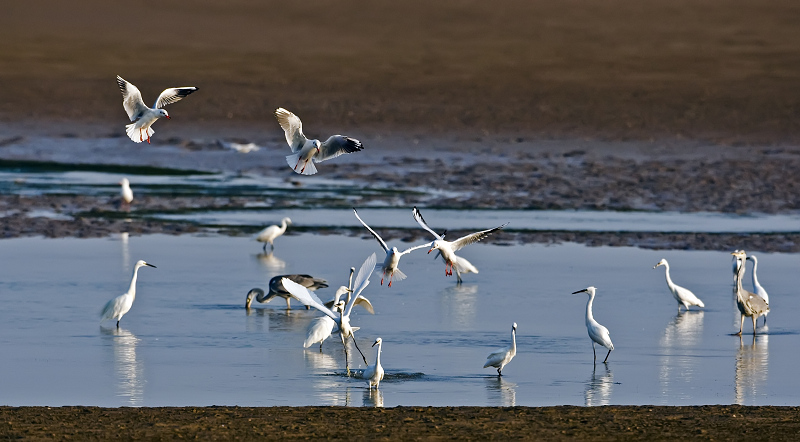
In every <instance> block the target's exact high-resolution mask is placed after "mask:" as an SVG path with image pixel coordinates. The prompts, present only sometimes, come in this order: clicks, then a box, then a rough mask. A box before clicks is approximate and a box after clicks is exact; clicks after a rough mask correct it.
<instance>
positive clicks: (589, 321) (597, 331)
mask: <svg viewBox="0 0 800 442" xmlns="http://www.w3.org/2000/svg"><path fill="white" fill-rule="evenodd" d="M596 292H597V288H595V287H586V288H585V289H583V290H578V291H577V292H572V294H573V295H575V294H578V293H588V294H589V301H588V302H587V303H586V331H587V332H588V333H589V338H591V339H592V354H594V362H595V363H597V352H595V349H594V344H595V343H597V344H600V345H602V346H603V347H605V348H607V349H608V354H606V358H605V359H604V360H603V363H606V362H607V361H608V356H609V355H610V354H611V351H612V350H614V344H613V343H612V342H611V336H610V334H609V333H608V329H607V328H605V327H603V326H602V325H600V323H599V322H597V321H595V320H594V315H593V314H592V303H593V302H594V295H595V293H596Z"/></svg>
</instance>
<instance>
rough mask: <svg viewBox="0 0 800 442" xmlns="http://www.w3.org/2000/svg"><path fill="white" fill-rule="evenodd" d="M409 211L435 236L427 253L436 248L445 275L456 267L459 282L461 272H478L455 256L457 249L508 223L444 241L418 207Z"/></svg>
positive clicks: (468, 263) (470, 264)
mask: <svg viewBox="0 0 800 442" xmlns="http://www.w3.org/2000/svg"><path fill="white" fill-rule="evenodd" d="M411 213H412V214H413V216H414V219H415V220H416V221H417V223H418V224H419V225H420V226H421V227H422V228H423V229H425V230H427V231H428V232H429V233H430V234H431V235H433V237H434V238H435V239H434V240H433V242H432V243H431V245H430V249H429V250H428V253H431V252H432V251H433V250H438V251H439V253H440V254H441V256H442V259H443V260H444V262H445V270H444V272H445V275H447V276H450V275H452V274H453V269H456V276H457V278H458V282H461V273H462V272H463V273H470V272H472V273H478V269H477V268H475V266H473V265H472V263H470V262H469V261H467V260H465V259H464V258H461V257H459V256H456V253H455V252H457V251H458V250H460V249H462V248H463V247H466V246H468V245H470V244H473V243H476V242H478V241H480V240H482V239H484V238H486V237H487V236H489V235H491V234H492V233H494V232H496V231H498V230H500V229H502V228H503V227H505V226H507V225H508V223H505V224H503V225H501V226H497V227H495V228H493V229H487V230H481V231H480V232H475V233H471V234H469V235H466V236H462V237H461V238H458V239H457V240H455V241H446V240H445V239H444V236H443V235H439V234H438V233H436V232H435V231H434V230H433V229H431V228H430V227H429V226H428V223H426V222H425V220H424V219H423V218H422V213H420V211H419V209H417V208H416V207H414V209H412V211H411Z"/></svg>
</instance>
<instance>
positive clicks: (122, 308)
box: [100, 259, 155, 327]
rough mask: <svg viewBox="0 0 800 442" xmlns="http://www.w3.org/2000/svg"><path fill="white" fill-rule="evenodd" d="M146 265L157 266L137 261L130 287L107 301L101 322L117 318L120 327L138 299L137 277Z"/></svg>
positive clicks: (101, 313) (101, 314)
mask: <svg viewBox="0 0 800 442" xmlns="http://www.w3.org/2000/svg"><path fill="white" fill-rule="evenodd" d="M144 266H149V267H153V268H155V266H154V265H153V264H148V263H146V262H144V261H143V260H141V259H140V260H139V261H137V262H136V265H135V266H134V267H133V276H132V277H131V285H130V287H128V291H127V292H125V293H123V294H122V295H119V296H117V297H116V298H114V299H112V300H110V301H108V302H107V303H106V305H105V307H103V311H102V312H100V322H102V321H106V320H109V319H116V320H117V327H119V321H120V320H121V319H122V317H123V316H125V314H126V313H128V312H129V311H130V309H131V306H133V301H134V300H135V299H136V279H137V278H138V276H139V269H140V268H141V267H144Z"/></svg>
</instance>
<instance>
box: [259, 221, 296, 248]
mask: <svg viewBox="0 0 800 442" xmlns="http://www.w3.org/2000/svg"><path fill="white" fill-rule="evenodd" d="M291 223H292V220H291V219H289V218H284V219H282V220H281V225H280V226H276V225H271V226H268V227H265V228H264V230H262V231H260V232H258V233H257V234H256V241H258V242H263V243H264V253H266V252H267V244H269V246H270V250H275V244H274V243H273V241H275V238H277V237H279V236H281V235H283V234H284V233H285V232H286V227H287V224H291Z"/></svg>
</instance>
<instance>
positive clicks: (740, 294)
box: [731, 250, 769, 336]
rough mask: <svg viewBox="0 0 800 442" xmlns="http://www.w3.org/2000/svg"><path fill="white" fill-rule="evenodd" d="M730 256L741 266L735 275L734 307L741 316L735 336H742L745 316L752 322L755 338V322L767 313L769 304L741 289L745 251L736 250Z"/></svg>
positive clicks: (744, 268) (745, 267)
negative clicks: (734, 257) (736, 258)
mask: <svg viewBox="0 0 800 442" xmlns="http://www.w3.org/2000/svg"><path fill="white" fill-rule="evenodd" d="M731 255H733V256H737V257H738V258H739V259H740V260H741V261H742V265H741V266H740V267H739V273H738V274H737V275H736V307H738V308H739V313H741V314H742V315H741V321H740V322H739V333H736V335H738V336H741V335H742V328H744V317H745V316H747V317H749V318H751V319H752V320H753V335H754V336H755V334H756V320H758V317H759V316H762V315H766V314H767V313H769V304H767V302H766V301H764V298H762V297H760V296H758V295H756V294H755V293H752V292H748V291H747V290H744V289H743V288H742V279H743V278H744V273H745V270H746V269H747V266H745V265H744V262H745V260H746V259H747V254H746V253H745V251H744V250H737V251H735V252H733V253H731Z"/></svg>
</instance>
